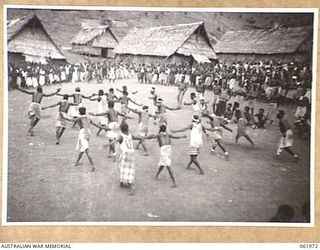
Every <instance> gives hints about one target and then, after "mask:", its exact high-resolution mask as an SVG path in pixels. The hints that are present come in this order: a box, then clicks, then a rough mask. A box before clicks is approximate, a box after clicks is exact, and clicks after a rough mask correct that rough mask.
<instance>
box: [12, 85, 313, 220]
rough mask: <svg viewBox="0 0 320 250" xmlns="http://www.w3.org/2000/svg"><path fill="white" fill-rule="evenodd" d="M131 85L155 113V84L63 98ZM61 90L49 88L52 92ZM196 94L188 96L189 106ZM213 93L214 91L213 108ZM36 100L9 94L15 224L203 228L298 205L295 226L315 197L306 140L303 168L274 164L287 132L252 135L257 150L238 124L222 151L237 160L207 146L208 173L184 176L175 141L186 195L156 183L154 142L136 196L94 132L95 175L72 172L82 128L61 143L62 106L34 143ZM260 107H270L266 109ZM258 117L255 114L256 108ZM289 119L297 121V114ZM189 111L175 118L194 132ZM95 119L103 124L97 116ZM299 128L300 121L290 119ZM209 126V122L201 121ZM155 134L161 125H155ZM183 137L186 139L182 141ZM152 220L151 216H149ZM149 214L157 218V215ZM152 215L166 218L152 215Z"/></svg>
mask: <svg viewBox="0 0 320 250" xmlns="http://www.w3.org/2000/svg"><path fill="white" fill-rule="evenodd" d="M122 85H127V86H128V88H129V90H130V91H133V90H138V91H139V92H138V94H137V95H135V96H131V97H132V98H133V99H134V100H136V101H137V102H142V103H143V102H144V103H148V104H149V105H150V101H149V100H148V99H147V97H148V96H149V91H150V89H151V86H153V85H141V84H137V83H136V80H132V79H131V80H123V81H117V82H116V83H114V84H109V83H107V82H106V81H105V82H104V83H103V84H93V83H92V84H87V83H79V84H70V83H69V84H64V85H62V86H61V87H62V91H61V93H72V92H73V91H74V88H75V87H76V86H80V87H81V89H82V92H83V93H84V94H91V93H97V92H98V90H99V89H100V88H102V89H104V90H105V91H107V90H108V89H109V88H110V87H118V88H121V86H122ZM56 87H57V86H52V87H51V86H50V87H45V88H44V92H45V93H49V92H52V91H54V90H55V89H56ZM155 87H156V89H157V91H158V92H159V93H160V95H161V96H162V97H163V98H164V100H165V102H166V103H167V105H168V106H170V107H176V105H177V104H176V93H177V88H176V87H165V86H158V85H156V86H155ZM190 91H191V90H190V89H189V90H188V92H187V93H186V95H185V99H186V100H189V93H190ZM211 94H212V93H211V92H206V96H207V99H208V100H211V99H212V98H211ZM60 99H61V97H58V96H55V97H51V98H45V99H44V100H43V103H42V106H47V105H48V104H53V103H55V102H57V101H58V100H60ZM30 101H31V96H29V95H25V94H23V93H20V92H18V91H11V92H10V93H9V135H8V136H9V145H8V152H9V153H8V154H9V155H8V159H9V164H8V202H7V208H8V214H7V215H8V217H7V220H8V222H108V221H192V222H195V221H199V222H267V221H269V219H270V218H271V217H272V216H273V215H274V214H275V213H276V211H277V208H278V206H279V205H281V204H290V205H291V206H292V207H293V208H294V209H295V211H296V216H295V221H297V222H299V221H301V207H302V205H303V203H304V202H306V201H307V200H308V199H309V194H310V191H309V188H310V178H309V175H310V166H309V160H310V156H309V149H310V148H309V145H308V141H307V140H302V139H300V138H298V137H297V136H295V144H294V147H293V149H294V150H295V151H296V152H298V154H299V156H300V157H301V160H300V161H299V162H298V163H294V161H293V160H292V158H291V157H290V156H289V155H288V154H286V153H285V152H284V153H283V154H282V155H281V157H280V159H275V157H274V155H275V152H276V145H277V143H278V140H279V136H280V132H279V129H278V123H277V122H276V124H275V125H273V126H270V125H269V124H267V126H266V129H264V130H263V129H262V130H253V129H249V132H250V135H251V137H252V138H253V140H254V141H255V143H256V148H254V149H252V148H251V146H250V144H249V143H248V142H247V141H246V140H245V139H244V138H241V139H240V140H239V144H235V142H234V138H235V135H236V125H235V124H230V127H231V128H232V129H233V132H232V133H229V132H228V131H225V132H224V138H223V141H224V144H225V146H226V147H227V149H228V151H229V152H230V156H231V159H230V161H226V160H225V159H224V158H223V154H222V152H221V151H219V150H220V149H217V153H218V154H217V155H211V154H210V147H211V139H209V140H207V139H206V138H204V147H203V148H202V150H201V154H200V156H199V161H200V163H201V164H202V167H203V169H204V171H205V175H203V176H201V175H199V174H198V170H197V169H196V168H195V167H193V169H192V170H186V169H185V167H186V164H187V163H188V161H189V156H188V155H187V151H188V145H189V133H188V132H186V133H184V134H187V135H188V138H187V139H181V140H173V164H172V166H173V171H174V174H175V177H176V180H177V184H178V187H177V188H171V180H170V177H169V174H168V173H167V171H163V172H162V173H161V175H160V179H159V180H158V181H155V180H154V179H153V176H154V175H155V173H156V171H157V169H158V166H157V164H158V160H159V146H158V144H157V142H156V141H155V140H148V141H147V145H148V148H149V156H144V155H143V151H142V150H139V151H136V180H135V184H136V188H137V190H136V193H135V195H134V196H129V195H128V190H125V189H120V188H119V170H118V166H117V163H116V162H112V160H111V159H109V158H107V151H106V150H105V149H103V148H102V145H103V143H104V142H106V138H105V133H104V132H103V133H101V134H100V136H99V137H96V135H95V134H96V131H97V129H96V128H92V129H91V132H92V138H91V141H90V142H91V145H90V151H91V155H92V156H93V159H94V162H95V165H96V171H95V172H93V173H91V172H89V170H90V166H89V162H88V159H87V158H86V157H85V156H84V157H83V159H82V162H83V163H84V164H83V165H82V166H79V167H74V166H73V164H74V162H75V159H76V156H77V153H76V152H75V146H76V142H77V137H78V129H74V128H71V124H70V123H68V127H67V129H66V131H65V133H64V135H63V136H62V139H61V144H60V145H55V119H56V113H57V108H53V109H48V110H44V111H43V112H42V119H41V120H40V122H39V124H38V125H37V127H36V128H35V137H29V136H28V134H27V124H28V118H27V114H26V113H27V110H28V107H29V104H30ZM83 103H84V106H86V107H87V110H88V111H89V112H96V106H97V104H96V103H95V102H90V101H88V100H84V102H83ZM257 106H263V107H265V108H266V107H267V104H259V105H257ZM256 110H257V108H256ZM288 112H289V115H290V117H291V118H293V114H294V113H293V112H294V109H293V108H291V109H290V111H288ZM131 116H134V118H135V119H134V120H130V121H129V124H130V129H131V132H132V133H135V132H136V131H137V127H138V122H137V116H136V115H135V114H132V113H131ZM190 117H191V107H190V106H187V107H184V109H183V110H179V111H174V112H172V111H169V125H170V128H171V129H177V128H182V127H185V126H187V125H188V124H189V122H190ZM94 119H96V118H94ZM291 121H292V119H291ZM203 124H205V125H206V126H208V124H206V121H204V122H203ZM150 128H151V129H150V130H151V132H152V133H155V132H157V131H158V127H157V126H156V125H153V123H152V121H151V120H150ZM180 134H181V133H180ZM148 213H149V216H148ZM150 213H151V214H150ZM150 215H158V216H159V217H156V218H155V217H152V216H150Z"/></svg>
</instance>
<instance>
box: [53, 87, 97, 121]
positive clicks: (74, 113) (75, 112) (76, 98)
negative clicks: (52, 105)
mask: <svg viewBox="0 0 320 250" xmlns="http://www.w3.org/2000/svg"><path fill="white" fill-rule="evenodd" d="M58 95H60V96H64V95H68V94H58ZM93 96H95V94H92V95H91V96H86V95H84V94H82V93H81V89H80V88H79V87H77V88H76V89H75V92H74V93H73V94H71V95H68V97H72V98H73V103H78V105H77V106H73V107H72V109H70V116H71V117H73V118H76V117H78V116H79V108H80V107H82V99H83V98H84V99H90V98H91V97H93ZM75 125H76V123H73V126H72V127H75Z"/></svg>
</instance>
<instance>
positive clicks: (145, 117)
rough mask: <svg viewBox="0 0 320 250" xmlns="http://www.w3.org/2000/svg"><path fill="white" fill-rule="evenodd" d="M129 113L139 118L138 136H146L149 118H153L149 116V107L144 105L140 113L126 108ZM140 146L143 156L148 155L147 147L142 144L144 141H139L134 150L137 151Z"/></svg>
mask: <svg viewBox="0 0 320 250" xmlns="http://www.w3.org/2000/svg"><path fill="white" fill-rule="evenodd" d="M128 109H129V110H130V111H132V112H133V113H136V114H137V115H138V116H139V127H138V135H139V136H141V137H143V136H147V135H148V131H149V118H150V117H155V116H154V115H151V114H149V107H148V106H146V105H144V106H143V107H142V111H138V110H136V109H131V108H129V107H128ZM140 144H141V145H142V147H143V149H144V152H145V155H148V153H147V147H146V145H145V143H144V140H140V141H139V143H138V144H137V146H136V149H139V146H140Z"/></svg>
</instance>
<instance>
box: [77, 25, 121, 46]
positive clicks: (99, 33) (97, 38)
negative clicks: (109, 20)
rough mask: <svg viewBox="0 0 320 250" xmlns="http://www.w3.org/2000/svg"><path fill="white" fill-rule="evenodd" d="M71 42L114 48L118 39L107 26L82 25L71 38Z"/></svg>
mask: <svg viewBox="0 0 320 250" xmlns="http://www.w3.org/2000/svg"><path fill="white" fill-rule="evenodd" d="M71 44H77V45H88V44H90V45H92V46H93V47H97V48H114V47H115V46H117V45H118V40H117V38H116V37H115V35H114V34H113V33H112V31H111V29H110V28H109V27H108V26H94V27H90V26H87V27H83V28H82V29H81V30H80V32H79V33H78V34H77V35H76V36H75V37H74V38H73V39H72V40H71Z"/></svg>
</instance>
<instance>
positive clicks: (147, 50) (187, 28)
mask: <svg viewBox="0 0 320 250" xmlns="http://www.w3.org/2000/svg"><path fill="white" fill-rule="evenodd" d="M197 30H199V31H201V30H202V31H201V32H200V34H201V35H202V36H203V40H207V44H209V45H208V46H209V48H210V46H211V44H210V41H209V38H208V36H207V35H206V34H205V35H204V34H203V32H205V29H204V24H203V22H199V23H191V24H178V25H175V26H162V27H152V28H139V29H138V28H136V29H133V30H131V32H130V33H129V34H128V35H127V36H126V37H125V38H123V40H122V41H121V42H120V44H119V46H117V47H116V48H115V53H116V54H128V55H130V54H131V55H148V56H159V57H169V56H170V55H172V54H174V53H175V52H177V51H178V50H179V48H180V47H181V46H182V45H183V44H185V43H186V41H187V40H188V39H189V38H190V37H191V36H192V35H193V34H194V33H195V32H196V31H197ZM190 41H191V40H190ZM190 43H191V42H190ZM188 46H190V47H192V46H191V45H190V44H188V43H186V45H185V47H184V48H181V51H180V52H181V53H182V54H188V53H189V52H187V51H186V49H187V47H188ZM189 54H190V53H189ZM211 54H214V51H213V49H212V48H211Z"/></svg>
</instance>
